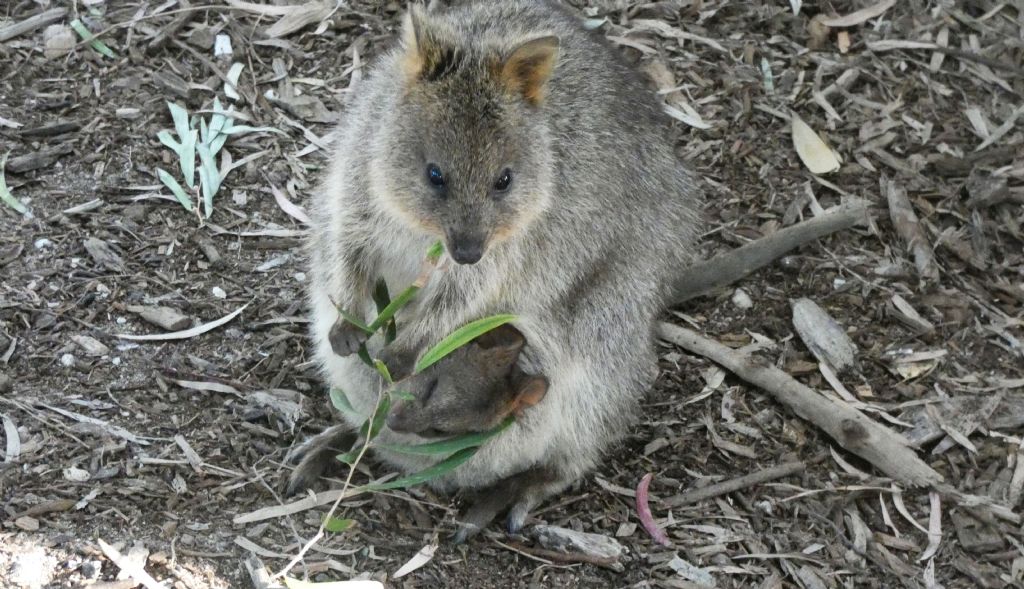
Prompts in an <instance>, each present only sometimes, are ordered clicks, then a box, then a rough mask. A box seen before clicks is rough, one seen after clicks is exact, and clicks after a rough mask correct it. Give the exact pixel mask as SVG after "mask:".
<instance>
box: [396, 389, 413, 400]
mask: <svg viewBox="0 0 1024 589" xmlns="http://www.w3.org/2000/svg"><path fill="white" fill-rule="evenodd" d="M391 396H392V397H394V398H395V399H401V400H403V401H415V400H416V395H414V394H412V393H410V392H409V391H399V390H394V391H391Z"/></svg>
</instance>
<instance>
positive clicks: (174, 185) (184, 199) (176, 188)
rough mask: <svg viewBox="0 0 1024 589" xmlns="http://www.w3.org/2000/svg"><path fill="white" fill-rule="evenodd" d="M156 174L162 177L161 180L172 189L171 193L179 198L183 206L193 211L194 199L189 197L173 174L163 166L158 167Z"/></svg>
mask: <svg viewBox="0 0 1024 589" xmlns="http://www.w3.org/2000/svg"><path fill="white" fill-rule="evenodd" d="M156 175H157V176H158V177H159V178H160V181H161V182H163V183H164V186H166V187H167V188H168V189H169V190H170V191H171V194H173V195H174V197H175V198H177V199H178V202H180V203H181V206H183V207H185V210H186V211H190V212H191V211H192V199H191V198H189V196H188V193H186V192H185V189H183V188H182V187H181V184H178V181H177V180H175V179H174V176H171V175H170V174H168V173H167V172H166V171H164V170H163V169H161V168H157V169H156Z"/></svg>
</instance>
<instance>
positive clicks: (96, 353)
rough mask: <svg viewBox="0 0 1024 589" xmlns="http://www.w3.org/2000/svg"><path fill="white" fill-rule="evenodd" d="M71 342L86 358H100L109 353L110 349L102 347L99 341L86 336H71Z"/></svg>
mask: <svg viewBox="0 0 1024 589" xmlns="http://www.w3.org/2000/svg"><path fill="white" fill-rule="evenodd" d="M71 341H73V342H75V345H77V346H78V347H79V348H81V349H82V351H83V352H85V355H86V356H93V357H97V358H98V357H100V356H106V355H107V354H109V353H110V348H108V347H107V346H105V345H103V344H102V343H101V342H100V341H99V340H97V339H96V338H94V337H90V336H88V335H73V336H71Z"/></svg>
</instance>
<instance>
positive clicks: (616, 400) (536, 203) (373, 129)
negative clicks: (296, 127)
mask: <svg viewBox="0 0 1024 589" xmlns="http://www.w3.org/2000/svg"><path fill="white" fill-rule="evenodd" d="M417 18H418V27H420V28H421V30H422V31H425V34H427V35H430V37H429V42H431V43H435V44H437V46H441V47H451V48H453V49H455V50H456V51H455V52H454V54H453V55H454V57H452V55H449V56H448V57H450V58H451V59H449V61H448V62H446V64H445V68H446V69H445V70H444V71H442V72H440V75H439V76H438V77H437V79H434V80H413V79H410V77H409V76H408V75H407V73H406V70H407V65H406V63H405V61H404V59H405V56H406V51H405V49H403V44H402V43H400V44H399V45H398V46H397V47H395V48H394V49H392V50H391V51H389V52H387V53H386V54H384V55H383V56H381V58H380V59H379V60H378V61H377V62H376V64H375V65H374V67H373V68H372V69H371V71H370V72H369V73H368V75H367V76H366V77H365V79H364V80H363V82H362V84H361V86H360V87H359V88H358V89H357V96H356V97H355V99H354V101H353V102H352V104H351V105H350V107H349V109H348V111H347V113H346V115H345V117H344V120H343V122H342V123H341V125H340V127H339V129H338V131H337V136H336V139H335V141H336V143H335V151H334V154H333V158H332V163H331V169H330V173H329V175H328V176H327V178H326V180H325V181H324V183H323V185H322V186H321V188H320V190H319V191H318V192H317V194H316V196H315V200H314V205H313V209H312V211H313V215H312V217H313V220H314V226H313V230H312V237H311V239H310V240H309V244H308V245H309V253H310V258H311V269H310V277H311V280H310V287H311V290H310V297H311V303H312V319H313V326H312V337H313V340H314V343H315V353H316V357H317V359H318V360H319V362H320V363H321V365H322V367H323V370H324V374H325V377H326V380H327V382H328V383H329V384H330V385H331V386H336V387H340V388H341V389H343V390H344V391H345V392H346V394H347V395H348V396H349V398H350V400H351V401H352V403H353V405H354V406H355V407H356V409H358V410H360V411H362V412H363V413H364V414H367V415H368V414H369V413H370V411H371V410H372V408H373V405H374V403H375V402H376V400H377V398H378V394H379V391H380V386H381V383H380V381H379V378H378V377H377V376H376V374H375V373H374V372H373V371H372V370H371V369H368V368H367V367H365V366H364V365H363V364H362V363H361V362H360V360H359V359H357V358H356V357H355V356H349V357H345V358H343V357H339V356H337V355H335V354H334V352H333V351H332V348H331V345H330V342H329V341H328V340H329V338H328V334H329V331H330V328H331V325H332V324H334V322H335V319H336V311H335V308H334V306H333V305H332V303H331V301H332V300H333V301H334V302H335V303H337V304H339V305H341V306H343V307H344V308H346V309H347V310H349V311H350V312H355V313H360V314H363V315H364V316H366V317H371V316H372V314H373V304H372V301H371V298H370V288H371V286H372V285H373V283H374V281H375V280H377V279H378V278H381V277H383V278H384V279H385V280H386V281H387V283H388V285H389V286H390V287H391V289H392V290H393V291H397V290H398V289H401V288H404V287H405V286H406V285H408V284H410V283H411V282H412V281H413V280H414V279H415V277H416V276H417V274H418V272H419V270H420V264H421V261H422V259H423V255H424V252H426V250H427V249H428V247H429V246H430V245H431V243H433V242H435V241H436V240H437V239H439V238H445V237H446V236H447V237H450V234H451V232H452V231H454V230H453V229H452V227H453V226H454V227H456V230H458V231H461V230H467V231H468V230H472V231H477V232H479V233H480V234H486V235H488V236H489V238H488V242H487V246H486V250H485V253H484V256H483V258H482V259H481V260H480V261H479V262H478V263H476V264H473V265H456V264H448V267H447V269H446V270H445V271H444V272H440V273H435V274H434V276H433V277H432V278H431V281H430V282H429V283H428V284H427V285H426V287H425V288H424V289H423V290H422V291H420V293H419V294H418V295H417V298H416V299H415V300H414V303H413V304H411V305H410V306H409V307H407V308H406V309H405V310H404V311H403V312H402V313H401V314H400V315H399V317H398V325H399V339H398V340H396V342H395V343H394V344H393V345H395V346H397V347H399V348H405V349H407V350H419V349H422V348H423V347H424V346H427V345H430V344H433V343H436V342H437V341H438V340H440V339H441V338H443V337H444V336H446V335H447V334H449V333H450V332H451V331H453V330H454V329H456V328H457V327H459V326H461V325H463V324H465V323H467V322H468V321H470V320H473V319H476V318H479V317H481V316H484V315H489V314H494V313H515V314H517V315H518V316H519V317H520V319H519V320H518V321H516V322H515V326H516V328H518V329H519V330H520V331H521V332H522V333H523V334H524V335H525V336H526V341H527V342H528V343H527V347H526V350H525V351H524V354H523V355H524V358H523V359H521V361H520V366H521V367H522V368H523V370H525V371H526V372H528V373H534V374H536V373H543V374H544V375H546V376H547V377H548V379H549V381H550V387H549V389H548V393H547V396H546V397H545V398H544V399H543V400H542V401H541V402H540V403H539V404H538V405H536V406H535V407H532V408H530V409H528V410H527V411H526V412H525V415H524V417H523V418H522V419H520V420H518V421H517V422H516V423H515V424H514V425H513V426H512V427H511V428H509V429H508V430H507V431H506V432H505V433H503V434H502V435H501V436H500V437H499V438H497V439H495V440H493V441H491V442H490V443H488V444H487V445H486V446H485V447H483V448H482V449H481V451H480V452H479V453H478V454H477V455H476V456H474V457H473V458H472V459H471V460H470V461H469V462H467V463H466V464H464V465H462V466H461V467H460V468H459V469H457V470H456V471H455V472H453V473H452V474H451V475H448V476H446V477H445V478H444V479H442V480H440V481H439V482H437V483H436V484H435V486H437V487H439V488H442V489H455V488H471V489H480V488H485V487H488V486H490V485H493V484H495V483H498V482H499V481H502V480H504V479H506V478H507V477H510V476H514V475H517V474H518V473H523V472H526V471H528V470H530V469H532V471H534V472H536V471H537V470H538V469H540V470H541V471H543V472H545V473H553V474H552V475H551V476H550V477H548V478H545V479H544V482H543V483H542V484H539V485H536V484H535V485H533V486H532V487H530V488H529V489H526V490H524V491H523V492H522V496H520V497H518V498H514V499H513V501H514V502H515V505H514V508H513V517H514V519H516V520H517V521H516V522H515V523H516V524H517V525H521V524H522V520H523V519H525V517H526V512H527V511H528V510H529V509H531V508H532V507H534V506H535V505H536V504H537V503H538V502H540V501H542V500H543V499H544V498H546V497H548V496H550V495H551V494H553V493H557V492H559V491H561V490H562V489H564V488H565V487H566V486H567V485H568V484H570V483H571V482H572V481H574V480H576V479H577V478H578V477H580V476H581V475H583V474H584V473H586V472H587V471H588V470H590V469H592V468H593V467H594V466H596V465H597V463H598V461H599V460H600V458H601V456H602V453H603V452H604V451H605V450H607V449H608V447H609V445H610V444H612V443H613V442H614V441H616V440H618V439H619V438H620V437H621V436H623V435H624V434H625V433H626V432H627V430H628V428H629V426H630V424H631V422H632V420H633V418H634V415H635V412H636V409H637V406H638V400H639V398H640V396H641V395H642V394H643V393H644V392H645V391H646V390H647V389H648V388H649V387H650V385H651V384H652V381H653V378H654V376H655V374H654V373H653V372H652V366H653V365H654V362H655V352H654V342H653V335H652V328H653V322H654V319H655V318H656V316H657V315H658V314H659V313H660V312H661V311H662V310H663V308H664V305H665V304H666V302H667V301H666V300H665V299H666V296H667V295H668V293H669V288H668V287H669V285H670V282H671V281H670V278H671V277H672V276H673V273H674V272H677V271H678V269H679V268H681V267H683V266H685V265H687V264H689V263H690V262H691V261H692V260H691V254H692V252H693V242H694V238H695V226H696V221H695V219H696V213H695V211H696V207H697V203H698V200H699V189H698V187H697V182H696V180H695V179H694V177H693V176H692V175H691V174H690V173H689V172H688V171H687V170H686V169H685V168H684V167H683V166H682V165H681V164H680V163H679V162H678V161H677V158H676V157H675V155H674V151H673V142H672V138H671V136H670V134H669V132H668V131H669V128H670V123H669V122H668V120H667V118H666V117H665V116H664V115H663V114H662V112H661V109H660V107H659V106H658V104H657V102H656V101H655V99H654V97H653V94H652V92H651V91H650V89H649V88H648V87H647V84H646V82H645V80H644V79H643V78H642V77H641V76H640V75H639V74H638V73H636V72H635V71H633V69H632V68H631V67H630V66H628V65H627V64H626V63H625V62H624V60H622V59H621V58H620V57H619V55H618V53H617V52H616V50H615V49H614V48H612V47H611V46H610V45H608V44H607V42H605V40H604V39H603V38H601V37H600V35H599V34H596V33H593V32H588V31H585V30H584V29H583V28H582V27H581V25H580V22H579V19H578V18H577V17H576V16H575V15H573V14H571V13H569V12H568V11H567V10H565V9H563V8H561V7H559V6H557V5H555V4H552V3H548V2H543V1H527V0H495V1H480V2H474V3H471V4H469V5H468V6H464V5H462V4H459V5H457V6H454V7H452V8H438V9H436V10H432V11H430V12H429V13H422V14H419V16H418V17H417ZM406 26H407V28H408V24H407V25H406ZM552 35H553V36H555V37H557V38H558V57H557V63H556V66H555V68H554V71H553V73H552V75H551V78H550V80H549V81H548V82H547V85H546V95H545V97H544V99H543V100H542V101H541V102H540V103H539V104H538V105H536V106H534V105H530V104H527V102H526V101H525V100H523V99H522V97H520V96H515V95H511V94H510V93H509V92H508V91H507V89H505V88H503V87H501V85H500V84H498V83H497V82H496V81H495V80H494V79H493V75H492V74H491V73H489V72H491V69H489V68H488V65H487V64H488V63H492V62H493V61H494V60H495V59H498V60H500V59H504V58H506V57H507V56H508V55H509V54H510V53H511V52H512V51H513V50H514V49H515V48H516V47H518V46H520V45H521V44H522V43H524V42H526V41H529V40H531V39H536V38H539V37H545V36H552ZM404 39H405V40H404V41H403V43H404V44H405V46H408V45H409V44H410V42H414V41H411V40H413V39H415V35H411V31H409V30H406V31H405V37H404ZM435 73H437V72H435ZM435 161H436V163H439V164H440V165H443V167H444V171H445V173H446V175H447V176H448V177H449V178H450V180H451V183H450V187H449V192H448V197H447V199H446V200H444V201H439V199H438V198H437V196H436V194H434V193H433V192H431V191H432V187H431V186H430V185H429V183H428V182H427V181H426V176H425V173H424V170H425V166H426V164H427V163H428V162H435ZM506 166H509V167H511V168H512V169H513V170H514V172H515V179H514V181H513V185H512V187H511V188H510V189H509V191H508V194H507V195H505V196H504V198H503V199H502V200H501V201H500V202H499V201H496V200H495V199H494V198H493V197H494V195H493V193H492V192H491V191H490V186H491V184H492V183H493V178H494V177H495V174H497V173H498V172H500V171H501V170H502V169H503V168H504V167H506ZM378 340H379V338H378V337H374V338H371V340H370V341H369V342H368V346H369V348H370V351H371V353H377V352H378V351H379V350H380V346H381V342H380V341H378ZM350 425H352V426H358V425H359V424H358V423H351V424H350ZM381 435H382V439H381V441H382V442H384V443H416V442H419V441H421V440H418V439H417V438H415V437H410V436H407V435H401V434H395V433H394V432H390V431H388V430H386V429H385V431H384V432H383V433H382V434H381ZM378 455H379V456H380V457H381V458H383V459H384V460H386V461H388V462H391V463H392V464H394V465H396V466H398V467H399V468H402V469H405V470H413V469H420V468H423V467H425V466H427V465H428V464H429V458H424V457H412V456H403V455H398V454H391V453H387V452H380V453H379V454H378ZM484 523H486V522H484Z"/></svg>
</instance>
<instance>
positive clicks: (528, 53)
mask: <svg viewBox="0 0 1024 589" xmlns="http://www.w3.org/2000/svg"><path fill="white" fill-rule="evenodd" d="M557 60H558V37H555V36H548V37H539V38H537V39H531V40H530V41H526V42H525V43H523V44H521V45H519V46H518V47H516V48H515V49H514V50H512V53H511V54H510V55H509V56H508V57H507V58H506V59H505V61H504V62H503V63H502V64H501V69H500V71H499V73H498V77H499V79H500V80H501V82H502V83H503V84H504V85H505V87H506V88H507V89H508V90H509V91H510V92H513V93H515V94H518V95H519V96H522V97H523V99H524V100H526V101H527V102H529V103H530V104H533V105H538V104H540V103H541V102H542V101H543V100H544V94H545V90H546V88H547V82H548V79H549V78H550V77H551V72H552V71H554V69H555V62H556V61H557Z"/></svg>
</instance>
